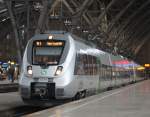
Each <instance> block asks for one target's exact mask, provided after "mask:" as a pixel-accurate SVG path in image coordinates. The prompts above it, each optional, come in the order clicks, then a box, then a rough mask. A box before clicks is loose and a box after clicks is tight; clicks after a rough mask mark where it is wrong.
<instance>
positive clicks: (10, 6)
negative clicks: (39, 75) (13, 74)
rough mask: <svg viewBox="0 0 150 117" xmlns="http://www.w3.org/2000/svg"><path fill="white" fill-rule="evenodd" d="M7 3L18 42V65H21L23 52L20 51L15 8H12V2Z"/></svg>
mask: <svg viewBox="0 0 150 117" xmlns="http://www.w3.org/2000/svg"><path fill="white" fill-rule="evenodd" d="M5 2H6V6H7V9H8V12H9V16H10V18H11V23H12V26H13V30H14V33H15V41H16V47H17V50H16V51H17V56H18V63H19V64H20V65H21V61H22V57H21V50H20V46H19V31H18V29H17V24H16V20H15V16H14V14H13V7H12V1H5Z"/></svg>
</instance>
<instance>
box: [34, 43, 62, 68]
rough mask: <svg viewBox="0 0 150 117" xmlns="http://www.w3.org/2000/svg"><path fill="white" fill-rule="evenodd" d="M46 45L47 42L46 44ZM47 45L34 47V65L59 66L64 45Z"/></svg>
mask: <svg viewBox="0 0 150 117" xmlns="http://www.w3.org/2000/svg"><path fill="white" fill-rule="evenodd" d="M45 43H46V42H45ZM45 43H43V44H41V45H40V46H39V45H35V44H34V45H33V51H32V63H33V64H35V65H37V64H41V65H45V64H46V65H57V64H59V61H60V58H61V55H62V52H63V48H64V44H63V45H54V44H56V43H54V42H53V45H50V46H49V45H46V44H45Z"/></svg>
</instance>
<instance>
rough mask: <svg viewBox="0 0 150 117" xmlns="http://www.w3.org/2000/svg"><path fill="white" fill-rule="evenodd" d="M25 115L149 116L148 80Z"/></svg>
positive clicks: (78, 116)
mask: <svg viewBox="0 0 150 117" xmlns="http://www.w3.org/2000/svg"><path fill="white" fill-rule="evenodd" d="M27 117H150V80H146V81H143V82H140V83H136V84H133V85H129V86H126V87H123V88H120V89H115V90H112V91H108V92H104V93H101V94H98V95H95V96H91V97H88V98H85V99H82V100H79V101H74V102H71V103H68V104H64V105H62V106H58V107H55V108H51V109H46V110H44V111H39V112H36V113H33V114H30V115H27Z"/></svg>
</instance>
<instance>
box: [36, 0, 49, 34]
mask: <svg viewBox="0 0 150 117" xmlns="http://www.w3.org/2000/svg"><path fill="white" fill-rule="evenodd" d="M42 3H43V8H42V10H41V13H40V17H39V20H38V26H37V28H36V30H35V34H39V33H42V32H44V31H45V25H46V20H47V18H48V17H47V13H48V0H43V1H42Z"/></svg>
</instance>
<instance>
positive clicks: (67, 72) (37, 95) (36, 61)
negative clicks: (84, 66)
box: [19, 34, 75, 100]
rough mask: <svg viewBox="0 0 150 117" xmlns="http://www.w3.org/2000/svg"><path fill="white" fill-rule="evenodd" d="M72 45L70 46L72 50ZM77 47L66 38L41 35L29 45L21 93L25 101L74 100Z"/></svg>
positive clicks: (23, 67)
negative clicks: (75, 52)
mask: <svg viewBox="0 0 150 117" xmlns="http://www.w3.org/2000/svg"><path fill="white" fill-rule="evenodd" d="M70 44H71V46H70ZM74 51H75V50H74V44H73V39H72V38H71V36H69V35H67V34H57V35H56V34H52V35H49V34H41V35H37V36H34V37H33V38H32V39H31V40H30V41H29V42H28V44H27V47H26V50H25V53H24V57H23V64H22V70H21V76H20V81H19V86H20V88H19V90H20V94H21V97H22V99H23V100H50V99H64V98H69V97H72V96H73V95H74V93H75V90H74V88H71V87H72V86H73V85H72V83H73V72H74V63H75V62H74V61H75V57H74V56H75V54H74Z"/></svg>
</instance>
